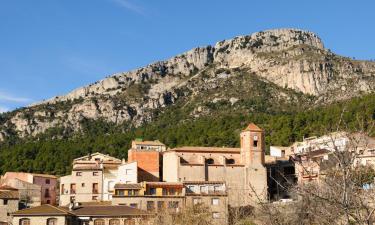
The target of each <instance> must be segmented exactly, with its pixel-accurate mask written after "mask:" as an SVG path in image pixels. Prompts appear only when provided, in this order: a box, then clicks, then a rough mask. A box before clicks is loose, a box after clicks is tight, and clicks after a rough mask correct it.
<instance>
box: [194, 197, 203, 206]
mask: <svg viewBox="0 0 375 225" xmlns="http://www.w3.org/2000/svg"><path fill="white" fill-rule="evenodd" d="M200 203H202V199H201V198H193V205H198V204H200Z"/></svg>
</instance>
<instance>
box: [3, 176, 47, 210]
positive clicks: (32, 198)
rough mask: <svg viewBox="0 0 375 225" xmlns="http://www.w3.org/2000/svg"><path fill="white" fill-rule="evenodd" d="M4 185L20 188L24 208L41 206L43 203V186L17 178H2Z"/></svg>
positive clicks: (21, 202)
mask: <svg viewBox="0 0 375 225" xmlns="http://www.w3.org/2000/svg"><path fill="white" fill-rule="evenodd" d="M2 185H6V186H10V187H13V188H15V189H17V190H18V193H19V197H20V205H21V207H22V208H27V207H35V206H40V205H41V204H42V187H41V186H39V185H36V184H32V183H29V182H26V181H23V180H20V179H17V178H13V179H7V180H2Z"/></svg>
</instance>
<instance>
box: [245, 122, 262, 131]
mask: <svg viewBox="0 0 375 225" xmlns="http://www.w3.org/2000/svg"><path fill="white" fill-rule="evenodd" d="M244 130H249V131H262V129H260V128H259V127H258V126H257V125H255V124H254V123H250V124H249V125H248V126H247V127H246V128H245V129H244Z"/></svg>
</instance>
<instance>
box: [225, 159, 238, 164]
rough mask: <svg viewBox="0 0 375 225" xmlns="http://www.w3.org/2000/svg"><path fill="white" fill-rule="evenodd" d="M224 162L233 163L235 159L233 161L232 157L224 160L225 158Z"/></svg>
mask: <svg viewBox="0 0 375 225" xmlns="http://www.w3.org/2000/svg"><path fill="white" fill-rule="evenodd" d="M225 163H226V164H235V163H236V161H235V160H234V159H226V160H225Z"/></svg>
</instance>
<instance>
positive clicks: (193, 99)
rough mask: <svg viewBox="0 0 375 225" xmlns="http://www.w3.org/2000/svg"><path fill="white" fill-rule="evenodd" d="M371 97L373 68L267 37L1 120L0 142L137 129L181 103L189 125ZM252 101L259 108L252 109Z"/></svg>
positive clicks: (315, 41)
mask: <svg viewBox="0 0 375 225" xmlns="http://www.w3.org/2000/svg"><path fill="white" fill-rule="evenodd" d="M254 86H257V87H258V89H257V88H256V87H254ZM374 89H375V63H373V62H366V61H355V60H351V59H349V58H346V57H341V56H338V55H335V54H334V53H331V52H330V51H329V50H327V49H325V48H324V46H323V43H322V41H321V40H320V38H319V37H317V36H316V35H315V34H313V33H311V32H308V31H302V30H296V29H279V30H269V31H263V32H258V33H254V34H252V35H248V36H239V37H235V38H233V39H230V40H225V41H221V42H218V43H216V44H215V45H214V46H207V47H201V48H195V49H192V50H190V51H188V52H186V53H183V54H181V55H178V56H176V57H173V58H171V59H169V60H166V61H161V62H156V63H153V64H150V65H148V66H146V67H143V68H140V69H137V70H134V71H130V72H126V73H119V74H115V75H114V76H112V77H108V78H106V79H104V80H101V81H98V82H96V83H94V84H91V85H89V86H86V87H83V88H79V89H77V90H74V91H72V92H71V93H69V94H67V95H65V96H58V97H55V98H53V99H50V100H47V101H44V102H41V103H37V104H34V105H33V106H30V107H27V108H24V109H20V110H16V111H14V112H11V113H7V114H4V115H2V116H1V118H0V140H4V139H6V138H7V137H10V136H12V135H18V136H20V137H29V136H36V135H38V134H41V133H44V132H46V131H47V130H48V129H51V128H56V127H60V128H63V129H64V130H66V131H67V132H70V131H71V130H74V131H79V130H81V129H82V122H83V121H84V120H87V119H92V120H98V119H101V120H104V121H106V122H112V123H115V124H123V123H127V124H128V126H136V127H139V126H141V125H143V124H146V123H148V122H152V121H154V119H155V118H156V115H159V114H160V112H161V111H163V110H164V109H165V108H168V107H169V106H173V105H175V103H176V102H184V104H182V105H187V106H189V107H190V110H191V112H190V113H191V115H192V116H193V117H197V116H200V115H201V114H205V113H207V112H206V111H207V107H206V104H217V103H218V102H219V103H222V102H230V104H232V105H234V106H235V107H238V108H241V107H242V108H243V107H245V108H246V107H248V109H249V110H250V111H251V110H253V109H254V108H257V107H260V106H261V107H263V108H267V110H271V111H272V110H275V109H274V108H275V107H276V108H277V107H285V106H281V105H283V104H284V103H286V104H287V105H288V104H289V105H293V104H294V103H295V100H296V99H298V101H301V103H299V106H300V107H302V108H303V107H304V106H312V105H316V104H321V103H329V102H332V101H336V100H343V99H349V98H351V97H354V96H359V95H362V94H365V93H372V92H373V91H374ZM265 95H267V98H264V97H265ZM259 96H263V99H266V102H265V104H263V102H262V103H261V102H256V101H259V100H260V98H259ZM263 99H262V101H263ZM302 102H303V103H302ZM258 103H259V104H258ZM304 103H307V104H304ZM285 108H288V109H289V106H288V107H285Z"/></svg>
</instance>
